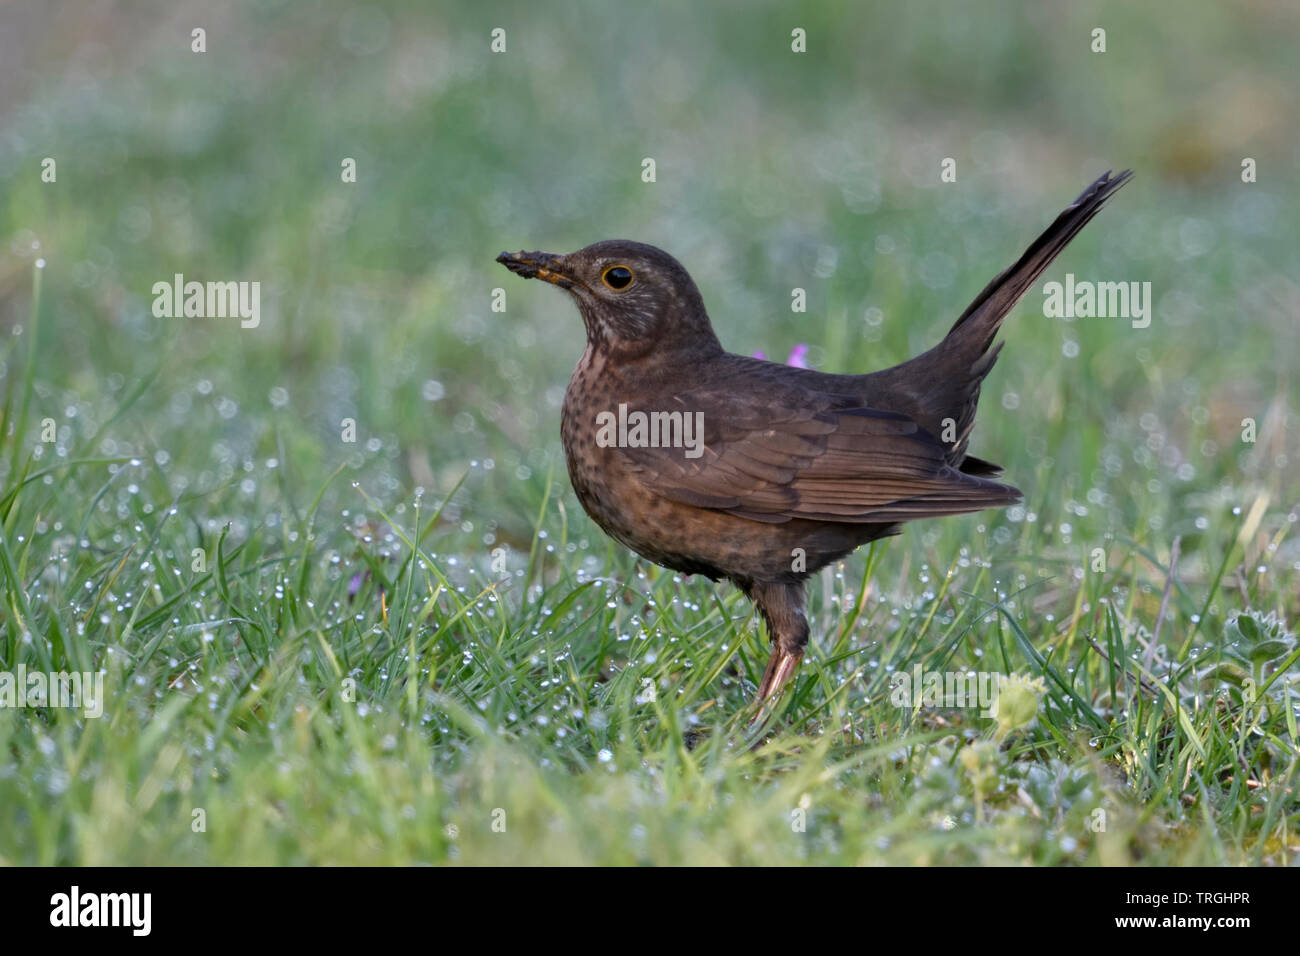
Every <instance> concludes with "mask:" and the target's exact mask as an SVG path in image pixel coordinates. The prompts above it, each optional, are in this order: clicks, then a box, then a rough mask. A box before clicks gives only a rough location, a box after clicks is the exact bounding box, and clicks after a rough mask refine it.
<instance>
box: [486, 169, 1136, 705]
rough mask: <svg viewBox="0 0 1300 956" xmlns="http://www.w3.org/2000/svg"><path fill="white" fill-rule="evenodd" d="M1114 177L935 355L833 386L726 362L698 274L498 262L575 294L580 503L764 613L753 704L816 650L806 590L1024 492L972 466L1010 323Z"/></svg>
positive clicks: (632, 250)
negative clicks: (1002, 328) (979, 417)
mask: <svg viewBox="0 0 1300 956" xmlns="http://www.w3.org/2000/svg"><path fill="white" fill-rule="evenodd" d="M1131 175H1132V174H1131V172H1129V171H1127V170H1126V171H1125V172H1122V173H1120V174H1119V175H1118V176H1114V177H1112V176H1111V175H1110V173H1109V172H1107V173H1106V174H1105V175H1104V176H1102V177H1101V178H1100V179H1098V180H1097V181H1096V182H1094V183H1093V184H1092V185H1091V186H1089V187H1088V188H1087V189H1085V190H1084V191H1083V194H1082V195H1081V196H1079V198H1078V199H1076V200H1075V201H1074V202H1073V203H1072V204H1071V205H1070V206H1069V207H1068V208H1067V209H1066V210H1065V211H1064V212H1063V213H1061V215H1060V216H1058V217H1057V219H1056V221H1055V222H1053V223H1052V224H1051V226H1049V227H1048V228H1047V231H1046V232H1044V233H1043V234H1042V235H1041V236H1039V237H1038V239H1036V240H1035V241H1034V242H1033V244H1032V245H1030V247H1029V248H1028V249H1027V250H1026V251H1025V254H1024V255H1022V256H1021V257H1020V258H1019V259H1018V260H1017V261H1016V263H1015V264H1014V265H1012V266H1011V268H1009V269H1007V270H1006V271H1005V272H1003V273H1002V274H1001V275H999V276H998V277H997V278H996V279H994V280H993V281H992V282H990V283H989V284H988V286H987V287H986V288H985V289H984V291H983V292H981V293H980V294H979V295H978V296H976V297H975V301H974V302H972V303H971V304H970V306H969V307H968V308H967V309H966V311H965V312H963V313H962V314H961V316H960V317H959V318H958V319H957V322H956V324H954V325H953V327H952V329H951V330H949V332H948V335H947V337H946V338H944V340H943V341H942V342H940V343H939V344H938V345H936V346H935V347H934V348H932V349H930V350H929V351H928V352H925V353H924V354H922V355H918V356H917V357H916V358H913V359H911V360H910V361H907V362H904V363H903V364H901V365H896V366H894V367H893V368H888V369H885V370H883V371H879V372H873V373H871V374H870V375H827V374H824V373H821V372H817V371H813V370H811V369H800V368H791V367H789V366H785V365H779V364H775V363H772V362H765V361H763V360H761V359H756V358H749V357H746V356H743V355H733V354H731V353H729V352H726V351H724V350H723V348H722V346H721V345H720V344H719V342H718V339H717V337H716V336H715V335H714V334H713V328H712V326H711V325H710V323H709V316H708V313H707V312H706V311H705V309H704V301H703V299H702V298H701V297H700V293H699V290H698V289H696V287H695V283H694V282H693V281H692V280H691V277H690V275H689V274H688V273H687V272H686V270H685V269H684V268H682V266H681V265H680V264H679V263H678V262H677V260H676V259H674V258H673V257H672V256H670V255H668V253H666V252H664V251H662V250H660V249H656V248H655V247H654V246H648V245H644V244H642V243H639V242H629V241H626V240H610V241H606V242H597V243H595V244H594V245H590V246H587V247H586V248H585V249H579V250H578V251H577V252H573V253H569V254H567V255H552V254H550V253H545V252H519V253H505V252H503V253H501V255H499V256H498V257H497V261H498V262H500V263H501V264H502V265H504V266H505V267H506V268H508V269H509V270H510V271H511V272H514V273H516V274H517V275H521V276H523V277H524V278H528V279H533V278H536V279H544V280H546V281H547V282H550V283H553V284H554V285H558V286H560V287H561V288H562V289H565V290H567V291H568V292H569V294H570V295H572V296H573V299H574V301H575V302H576V303H577V306H578V311H579V312H580V313H581V314H582V320H583V322H584V323H585V324H586V327H587V348H586V351H585V352H583V354H582V359H581V360H580V361H579V362H578V367H577V369H576V370H575V371H574V373H573V378H572V380H571V381H570V382H569V387H568V390H567V391H566V392H565V395H564V408H563V415H562V424H561V435H562V437H563V440H564V452H565V456H566V457H567V459H568V465H569V477H570V478H571V480H572V481H573V489H574V491H575V492H577V495H578V500H579V501H580V502H582V506H583V508H585V509H586V511H587V514H589V515H591V517H592V519H593V520H595V522H596V523H597V524H599V525H600V526H601V527H602V528H603V529H604V530H605V532H606V533H607V534H609V535H611V536H612V537H614V538H615V539H617V540H618V541H621V542H622V543H623V544H625V545H627V546H628V547H629V548H631V549H632V550H633V551H635V552H636V553H637V554H640V555H642V556H643V557H645V558H648V559H649V560H651V561H654V562H655V563H656V564H660V565H663V566H664V567H667V568H671V569H673V570H675V571H681V572H683V573H686V574H703V575H707V576H708V577H709V578H710V579H712V580H715V581H716V580H718V579H719V578H727V579H729V580H731V581H732V582H734V583H735V584H736V586H737V587H739V588H740V589H741V590H742V591H744V592H745V594H747V595H748V596H749V597H750V598H751V599H752V600H753V601H754V603H755V604H756V605H757V606H758V610H759V612H760V613H761V614H762V616H763V619H764V620H765V621H766V622H767V628H768V635H769V637H770V639H771V641H772V645H773V648H772V655H771V658H770V659H769V660H768V664H767V668H766V670H765V671H764V673H763V677H762V680H761V681H760V683H759V686H758V700H759V701H760V702H765V701H767V700H768V698H770V697H771V696H772V695H774V694H775V693H776V692H777V691H778V690H780V689H781V688H782V686H783V685H784V684H785V683H786V681H788V680H789V679H790V678H791V676H792V675H793V674H794V672H795V670H796V669H797V668H798V666H799V662H800V660H801V659H802V658H803V653H804V647H805V646H806V645H807V643H808V621H807V618H806V616H805V614H804V604H805V595H804V582H805V580H806V579H807V578H808V576H809V575H810V574H812V573H814V572H816V571H818V570H820V569H821V568H823V567H825V566H826V565H827V564H829V563H831V562H832V561H836V560H838V559H840V558H842V557H844V556H845V555H847V554H849V553H850V552H852V551H853V550H854V549H855V548H857V547H858V546H859V545H862V544H865V543H866V542H868V541H872V540H874V539H876V538H880V537H883V536H885V535H891V534H897V533H898V532H899V525H900V524H901V522H904V521H911V520H912V519H915V518H933V517H939V516H943V515H954V514H961V513H963V512H968V511H978V510H980V509H982V508H991V507H1001V506H1005V505H1008V504H1011V503H1013V502H1015V501H1017V500H1019V498H1020V492H1019V491H1018V490H1016V489H1015V488H1012V487H1010V486H1009V485H1004V484H1000V483H998V482H995V481H993V480H991V479H990V477H989V476H991V475H996V474H998V473H999V472H1000V471H1001V469H1000V468H999V467H998V466H997V465H994V464H992V463H990V462H987V461H984V460H982V459H979V458H976V457H974V456H973V455H968V454H967V453H966V445H967V441H968V439H969V436H970V432H971V428H972V427H973V426H974V422H975V406H976V403H977V401H978V400H979V392H980V383H981V382H982V381H983V380H984V376H985V375H987V374H988V372H989V369H990V368H992V367H993V362H994V360H995V359H996V358H997V354H998V351H999V350H1000V349H1001V345H1000V344H999V345H998V347H997V348H991V346H992V345H993V339H994V336H995V335H996V333H997V330H998V327H999V325H1001V323H1002V320H1003V318H1004V317H1005V316H1006V314H1007V313H1008V312H1009V311H1010V310H1011V307H1012V306H1013V305H1015V304H1016V302H1017V301H1018V300H1019V299H1020V297H1021V296H1022V295H1024V294H1025V292H1026V291H1028V290H1029V288H1030V287H1031V286H1033V284H1034V283H1035V282H1036V281H1037V280H1038V277H1039V276H1040V275H1041V274H1042V272H1043V270H1044V269H1046V268H1047V266H1048V265H1049V264H1050V263H1051V262H1052V260H1053V259H1055V258H1056V257H1057V255H1059V254H1060V252H1061V250H1062V249H1064V248H1065V247H1066V245H1067V244H1068V243H1069V242H1070V240H1071V239H1073V238H1074V237H1075V235H1077V234H1078V232H1079V230H1080V229H1082V228H1083V227H1084V225H1085V224H1087V222H1088V220H1090V219H1091V218H1092V217H1093V216H1095V215H1096V214H1097V213H1098V211H1099V210H1100V209H1101V207H1102V206H1103V205H1104V204H1105V202H1106V200H1107V199H1109V198H1110V197H1111V195H1113V194H1114V193H1115V191H1116V190H1117V189H1119V188H1120V187H1121V186H1123V185H1124V183H1125V182H1127V181H1128V179H1129V177H1130V176H1131Z"/></svg>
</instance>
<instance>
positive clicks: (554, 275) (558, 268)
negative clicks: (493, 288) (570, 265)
mask: <svg viewBox="0 0 1300 956" xmlns="http://www.w3.org/2000/svg"><path fill="white" fill-rule="evenodd" d="M497 262H499V263H501V264H502V265H503V266H505V267H506V268H507V269H509V270H510V271H511V272H513V273H514V274H515V275H517V276H523V277H524V278H525V279H542V280H544V281H546V282H549V283H551V284H552V285H558V286H559V287H560V288H561V289H571V288H573V279H571V278H570V277H569V276H567V275H565V273H564V256H557V255H552V254H551V253H549V252H503V253H501V255H499V256H497Z"/></svg>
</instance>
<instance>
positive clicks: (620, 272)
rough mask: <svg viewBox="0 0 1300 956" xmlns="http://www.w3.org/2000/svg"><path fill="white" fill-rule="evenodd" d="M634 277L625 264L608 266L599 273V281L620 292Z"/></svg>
mask: <svg viewBox="0 0 1300 956" xmlns="http://www.w3.org/2000/svg"><path fill="white" fill-rule="evenodd" d="M635 278H636V277H635V276H634V275H632V270H631V269H629V268H628V267H627V266H610V267H609V268H608V269H606V270H605V271H604V272H602V273H601V274H600V279H601V281H602V282H604V283H605V285H607V286H609V287H610V288H611V289H613V290H614V291H615V292H622V291H623V290H624V289H626V288H627V287H628V286H630V285H631V284H632V282H633V281H634V280H635Z"/></svg>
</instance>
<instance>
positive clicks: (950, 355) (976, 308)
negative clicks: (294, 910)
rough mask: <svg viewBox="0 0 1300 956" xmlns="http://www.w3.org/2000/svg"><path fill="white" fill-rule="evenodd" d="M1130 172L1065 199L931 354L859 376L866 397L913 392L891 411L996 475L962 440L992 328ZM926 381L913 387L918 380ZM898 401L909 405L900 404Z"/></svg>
mask: <svg viewBox="0 0 1300 956" xmlns="http://www.w3.org/2000/svg"><path fill="white" fill-rule="evenodd" d="M1132 175H1133V173H1132V171H1131V170H1127V169H1126V170H1124V171H1123V172H1122V173H1120V174H1119V175H1117V176H1112V175H1111V174H1110V172H1109V171H1107V173H1106V174H1105V175H1104V176H1102V177H1101V178H1100V179H1098V180H1097V181H1096V182H1094V183H1093V184H1092V185H1091V186H1089V187H1088V188H1087V189H1085V190H1084V191H1083V193H1082V194H1080V196H1079V198H1078V199H1076V200H1075V201H1074V202H1072V203H1070V205H1069V206H1067V207H1066V209H1065V211H1064V212H1062V213H1061V214H1060V215H1059V216H1057V217H1056V221H1055V222H1053V223H1052V224H1051V225H1050V226H1048V227H1047V229H1046V230H1045V231H1044V232H1043V234H1042V235H1041V236H1039V237H1038V238H1037V239H1035V240H1034V241H1033V243H1032V244H1031V245H1030V246H1029V248H1028V249H1026V250H1025V252H1024V255H1022V256H1021V257H1020V258H1019V259H1017V260H1016V262H1015V264H1014V265H1012V266H1011V268H1009V269H1007V270H1006V271H1004V272H1002V273H1001V274H1000V275H998V277H997V278H995V279H994V280H993V281H992V282H990V283H989V284H988V285H987V286H985V287H984V291H982V292H981V293H980V294H979V295H977V296H976V297H975V301H974V302H972V303H971V304H970V305H969V306H967V308H966V311H965V312H963V313H962V314H961V315H960V316H959V317H958V319H957V321H956V322H955V323H954V324H953V327H952V329H950V330H949V332H948V335H947V337H945V338H944V340H943V341H942V342H940V343H939V344H938V345H936V346H935V347H934V348H932V349H930V351H928V352H925V353H923V354H921V355H918V356H917V357H916V358H914V359H912V360H911V361H908V362H904V363H903V364H902V365H896V366H894V368H891V369H885V370H884V371H882V372H876V373H874V374H872V375H868V376H864V378H863V382H864V384H865V385H866V386H867V388H866V389H865V390H864V391H865V392H866V393H867V397H868V399H870V398H871V396H872V394H874V393H877V392H879V393H880V394H881V395H882V396H884V395H894V396H897V395H898V394H900V392H899V390H900V389H901V390H902V394H904V395H907V394H908V393H909V392H910V393H911V396H910V397H911V399H912V400H911V402H905V403H900V402H898V401H897V400H895V401H894V402H892V403H891V410H894V411H899V412H903V413H905V414H907V415H909V416H911V417H912V419H913V420H915V421H916V422H918V423H919V424H920V425H922V427H924V428H925V429H927V430H928V431H930V432H931V433H932V434H933V435H935V436H937V437H940V438H941V440H942V441H943V442H944V444H945V445H947V446H948V447H949V449H950V451H949V454H948V461H949V463H950V464H952V465H954V466H957V467H961V469H962V470H963V471H965V472H967V473H969V474H980V475H989V474H996V473H997V472H998V471H999V470H1000V469H999V468H998V466H997V465H994V464H993V463H991V462H986V461H982V460H980V459H978V458H974V457H970V458H968V457H967V455H966V445H967V442H968V441H969V439H970V432H971V429H972V428H973V427H974V426H975V408H976V406H977V405H978V403H979V394H980V383H981V382H983V381H984V377H985V376H986V375H988V373H989V369H991V368H992V367H993V363H994V361H996V360H997V357H998V352H999V351H1000V350H1001V348H1002V346H1001V345H1000V344H999V345H998V346H997V347H996V348H992V346H993V339H994V338H995V337H996V335H997V331H998V327H999V326H1001V325H1002V320H1003V319H1005V318H1006V316H1007V313H1008V312H1010V311H1011V309H1012V307H1013V306H1014V305H1015V304H1016V303H1017V302H1018V301H1020V298H1021V296H1023V295H1024V294H1025V293H1026V292H1028V291H1029V290H1030V289H1031V288H1033V286H1034V283H1036V282H1037V281H1038V278H1039V276H1041V275H1042V274H1043V270H1045V269H1046V268H1047V267H1048V266H1049V265H1051V263H1052V260H1053V259H1055V258H1056V257H1057V256H1058V255H1060V254H1061V251H1062V250H1063V249H1064V248H1065V247H1066V246H1067V245H1069V243H1070V240H1071V239H1073V238H1074V237H1075V236H1077V235H1078V234H1079V230H1080V229H1082V228H1083V227H1084V226H1086V225H1087V224H1088V221H1089V220H1091V219H1092V217H1093V216H1095V215H1097V213H1098V212H1100V211H1101V207H1102V206H1104V205H1105V204H1106V200H1108V199H1110V197H1111V196H1113V195H1114V194H1115V192H1116V190H1118V189H1119V188H1120V187H1121V186H1123V185H1124V184H1125V183H1126V182H1128V181H1129V179H1130V178H1131V177H1132ZM918 382H920V383H924V384H923V386H922V387H921V388H916V383H918ZM903 404H908V405H911V407H901V405H903Z"/></svg>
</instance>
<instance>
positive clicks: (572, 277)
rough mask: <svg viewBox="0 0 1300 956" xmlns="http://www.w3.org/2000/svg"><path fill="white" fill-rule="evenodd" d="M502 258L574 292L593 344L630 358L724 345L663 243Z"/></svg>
mask: <svg viewBox="0 0 1300 956" xmlns="http://www.w3.org/2000/svg"><path fill="white" fill-rule="evenodd" d="M497 262H499V263H501V264H502V265H503V266H505V267H506V268H507V269H509V270H510V271H511V272H513V273H515V274H516V275H521V276H523V277H524V278H525V279H544V280H546V281H547V282H550V283H552V284H553V285H558V286H559V287H560V288H562V289H564V290H566V291H567V292H568V293H569V294H570V295H571V296H573V298H574V301H575V302H576V303H577V305H578V311H579V312H581V313H582V321H583V322H584V323H585V324H586V326H587V341H588V342H589V343H591V345H592V346H593V347H594V348H597V349H603V350H606V351H608V352H610V353H613V354H618V355H620V356H623V357H627V358H632V357H637V356H640V355H642V354H645V353H646V352H649V351H650V350H652V349H653V350H656V351H660V352H676V351H678V350H683V351H688V352H690V353H692V354H694V355H696V356H700V355H707V354H712V353H714V352H720V351H721V350H722V346H721V345H719V344H718V339H717V336H715V335H714V334H713V328H712V326H711V325H710V324H709V316H708V313H707V312H706V311H705V309H704V300H703V299H701V298H700V291H699V290H698V289H697V288H695V283H694V281H692V279H691V276H690V273H688V272H687V271H686V270H685V269H684V268H682V265H681V263H680V262H678V261H677V260H676V259H674V258H673V257H672V256H670V255H669V254H668V253H666V252H664V251H663V250H662V249H656V248H655V247H654V246H648V245H645V244H644V243H640V242H630V241H628V240H626V239H609V240H606V241H604V242H597V243H593V244H592V245H590V246H586V247H585V248H582V249H579V250H578V251H577V252H570V253H567V254H565V255H554V254H552V253H549V252H503V253H501V255H499V256H497Z"/></svg>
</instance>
